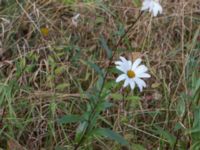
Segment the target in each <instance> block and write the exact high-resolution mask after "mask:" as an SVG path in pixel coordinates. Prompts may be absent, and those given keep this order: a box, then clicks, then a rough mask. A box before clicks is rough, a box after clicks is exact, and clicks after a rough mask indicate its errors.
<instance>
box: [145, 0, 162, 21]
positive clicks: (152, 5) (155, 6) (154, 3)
mask: <svg viewBox="0 0 200 150" xmlns="http://www.w3.org/2000/svg"><path fill="white" fill-rule="evenodd" d="M141 10H142V11H145V10H149V12H151V13H153V16H154V17H155V16H157V15H158V13H160V14H161V13H162V11H163V9H162V6H161V5H160V3H159V0H144V1H143V3H142V8H141Z"/></svg>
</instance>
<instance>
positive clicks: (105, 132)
mask: <svg viewBox="0 0 200 150" xmlns="http://www.w3.org/2000/svg"><path fill="white" fill-rule="evenodd" d="M93 135H96V136H102V137H106V138H109V139H111V140H114V141H116V142H118V143H119V144H121V145H129V143H128V142H127V141H126V140H125V139H124V138H123V137H122V136H121V135H120V134H118V133H116V132H114V131H112V130H110V129H107V128H98V129H95V130H94V131H93Z"/></svg>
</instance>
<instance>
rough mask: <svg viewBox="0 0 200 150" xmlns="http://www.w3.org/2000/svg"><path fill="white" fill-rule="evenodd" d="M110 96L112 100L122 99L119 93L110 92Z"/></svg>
mask: <svg viewBox="0 0 200 150" xmlns="http://www.w3.org/2000/svg"><path fill="white" fill-rule="evenodd" d="M110 97H111V98H112V99H113V100H118V101H119V100H122V99H123V95H122V94H120V93H112V94H110Z"/></svg>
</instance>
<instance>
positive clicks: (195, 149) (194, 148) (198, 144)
mask: <svg viewBox="0 0 200 150" xmlns="http://www.w3.org/2000/svg"><path fill="white" fill-rule="evenodd" d="M199 149H200V141H197V142H195V143H194V144H192V146H191V148H190V150H199Z"/></svg>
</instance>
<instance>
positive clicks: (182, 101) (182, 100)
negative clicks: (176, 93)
mask: <svg viewBox="0 0 200 150" xmlns="http://www.w3.org/2000/svg"><path fill="white" fill-rule="evenodd" d="M176 112H177V114H178V115H179V116H180V117H181V116H183V115H184V113H185V95H184V94H183V95H181V97H180V100H179V101H178V105H177V109H176Z"/></svg>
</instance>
